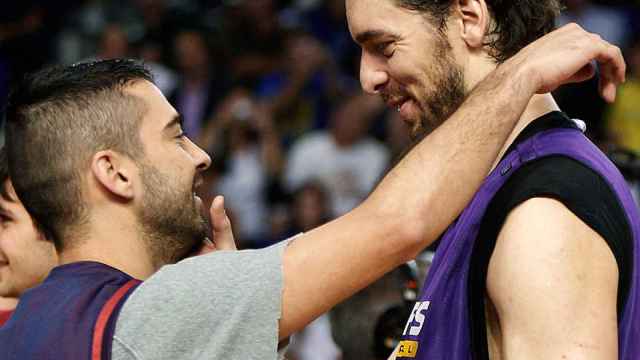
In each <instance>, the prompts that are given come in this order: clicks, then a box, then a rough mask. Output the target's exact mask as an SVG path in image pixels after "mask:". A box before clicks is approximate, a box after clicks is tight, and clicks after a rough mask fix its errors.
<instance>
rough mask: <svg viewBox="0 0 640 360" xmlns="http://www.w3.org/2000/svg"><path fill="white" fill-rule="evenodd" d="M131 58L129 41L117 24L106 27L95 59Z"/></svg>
mask: <svg viewBox="0 0 640 360" xmlns="http://www.w3.org/2000/svg"><path fill="white" fill-rule="evenodd" d="M128 57H131V49H130V47H129V39H128V38H127V34H126V33H125V32H124V30H123V29H122V27H121V26H120V25H119V24H109V25H107V26H106V27H105V28H104V30H103V32H102V35H101V37H100V46H99V48H98V51H97V54H96V58H97V59H99V60H108V59H121V58H128Z"/></svg>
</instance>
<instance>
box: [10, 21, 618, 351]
mask: <svg viewBox="0 0 640 360" xmlns="http://www.w3.org/2000/svg"><path fill="white" fill-rule="evenodd" d="M374 35H375V34H374ZM576 38H587V39H589V41H583V44H582V45H583V46H584V51H583V52H580V53H575V52H571V51H567V49H566V47H565V43H566V41H567V40H573V39H576ZM590 39H591V37H590V35H589V34H588V33H586V32H584V31H583V30H582V29H579V28H577V27H568V28H565V29H564V30H563V31H560V32H558V33H555V34H554V35H553V36H549V37H546V38H544V39H541V40H539V41H538V42H536V43H535V46H532V47H530V48H528V49H526V50H525V51H524V52H522V53H521V54H519V55H517V56H515V57H514V58H513V60H511V61H508V62H507V63H505V66H503V67H501V68H499V69H497V70H496V71H494V72H493V73H492V74H491V75H489V76H487V77H486V79H485V80H484V81H482V82H481V83H480V84H479V85H478V86H477V87H476V89H475V90H474V91H473V92H472V93H471V94H470V95H469V96H468V99H467V101H466V103H465V104H464V105H463V106H461V107H460V108H459V109H458V111H456V112H455V113H453V114H450V116H449V121H448V122H447V123H446V124H445V125H443V126H441V127H440V128H439V129H438V130H436V131H434V133H433V134H432V135H431V136H429V137H428V138H426V139H424V140H423V141H422V142H420V144H418V145H417V146H416V147H414V149H413V150H412V151H411V152H410V153H409V154H408V155H407V156H405V157H404V159H403V160H402V161H401V162H400V163H399V164H398V165H397V166H396V167H395V168H394V169H393V170H391V172H390V173H389V174H388V175H387V176H386V177H385V178H384V180H383V181H382V182H381V183H380V185H379V186H378V187H377V188H376V190H375V191H374V192H373V193H372V194H371V195H370V196H369V198H368V199H367V200H365V202H364V203H363V204H362V205H360V206H359V207H357V208H356V209H354V210H353V211H351V212H350V213H348V214H346V215H345V216H343V217H341V218H339V219H336V220H335V221H333V222H330V223H328V224H326V225H323V226H321V227H319V228H317V229H314V230H311V231H309V232H308V233H305V234H303V235H301V236H299V237H297V238H295V239H292V240H290V241H287V242H285V243H283V244H280V245H278V246H276V247H274V248H269V249H264V250H262V251H247V252H217V253H214V254H211V255H206V256H200V257H196V258H193V259H189V260H187V261H182V262H178V263H177V264H175V265H170V266H164V265H168V264H171V263H173V262H175V261H177V260H179V259H180V258H181V257H183V256H184V255H185V254H186V253H187V252H188V251H189V250H190V249H191V248H193V246H194V245H197V244H198V243H199V242H201V241H202V238H203V236H204V231H205V230H206V229H205V228H203V224H202V218H201V216H200V214H199V209H198V208H199V200H198V198H197V197H196V196H195V195H194V189H195V187H197V185H198V183H199V181H198V178H199V174H200V173H201V172H202V171H203V170H204V169H206V168H207V166H209V164H210V161H211V160H210V158H209V157H208V156H207V154H205V153H204V152H203V151H202V150H201V149H200V148H198V147H197V146H196V145H195V144H193V143H192V142H191V141H190V140H189V138H188V137H186V135H185V134H184V133H183V132H182V127H181V121H180V116H179V114H178V113H177V112H176V111H175V109H174V108H173V107H172V106H171V105H170V104H169V103H168V102H167V101H166V99H165V98H164V97H163V96H162V94H161V93H160V91H159V90H158V89H157V87H156V86H155V85H154V84H153V82H152V79H151V78H150V76H149V74H148V72H147V71H145V70H144V69H143V68H141V67H140V66H138V65H136V64H134V63H132V62H130V61H123V60H121V61H117V60H111V61H101V62H97V63H91V64H81V65H77V66H72V67H64V68H60V67H58V68H51V69H47V70H44V71H42V72H39V73H37V74H34V75H32V76H30V77H28V78H27V79H25V81H24V82H23V83H22V84H21V86H20V87H18V88H17V90H16V91H15V92H14V94H13V96H12V98H11V99H12V101H11V102H10V106H9V110H8V114H7V118H8V125H9V126H8V132H7V133H8V147H9V164H10V171H11V176H12V179H15V187H16V192H17V193H18V195H19V197H20V199H21V200H22V201H23V203H24V204H25V206H26V207H27V209H28V210H29V211H30V213H31V214H32V216H33V217H34V219H35V220H36V221H37V223H38V224H39V225H40V226H42V227H43V228H44V229H45V231H47V232H49V233H50V234H51V239H53V241H54V243H55V245H56V249H57V250H58V252H59V254H60V259H61V262H62V264H63V265H61V266H59V267H57V268H55V269H54V270H53V271H52V274H51V275H50V276H49V277H48V278H47V279H46V280H45V282H44V283H43V285H42V286H39V287H37V288H34V289H33V290H32V291H30V292H29V294H28V295H27V299H26V300H25V299H24V298H23V299H21V302H20V304H19V305H18V308H17V311H16V313H14V315H13V318H12V320H13V319H15V318H16V317H18V318H20V319H22V320H24V321H25V322H24V323H18V322H16V321H11V322H10V323H9V324H7V325H8V326H5V327H4V328H1V329H0V357H2V358H3V359H4V358H7V359H12V358H15V359H27V358H38V359H60V358H67V359H70V358H74V359H75V358H79V359H86V358H102V359H107V358H109V357H110V356H111V355H112V356H113V358H114V359H177V358H219V359H260V360H263V359H275V358H277V348H278V346H277V345H278V340H284V339H286V338H287V337H288V336H289V335H290V334H291V333H292V332H295V331H297V330H300V329H301V328H302V327H304V326H305V325H306V324H308V323H309V322H310V321H311V320H313V319H314V318H315V317H317V316H319V315H320V314H322V313H324V312H326V311H327V310H328V309H330V308H331V307H332V306H333V305H335V304H337V303H338V302H340V301H341V300H343V299H345V298H346V297H348V296H350V295H352V294H354V293H355V292H356V291H358V290H360V289H362V288H363V287H364V286H366V285H368V284H370V283H371V282H373V281H374V280H376V279H377V278H380V277H381V276H382V275H383V274H384V273H386V272H388V271H390V270H391V269H393V268H394V267H396V266H398V265H400V264H402V263H403V262H405V261H407V260H409V259H410V258H412V257H413V256H415V255H416V254H417V253H418V251H420V249H422V248H423V247H424V246H426V245H428V244H430V243H431V242H433V241H434V240H435V239H436V238H437V237H438V235H439V234H441V233H442V232H443V231H444V230H445V228H446V227H447V226H448V224H450V223H451V222H452V221H453V220H454V219H455V218H456V216H457V215H458V214H459V212H460V210H462V208H463V207H464V206H465V204H466V203H467V202H468V201H469V200H470V199H471V197H472V196H473V194H474V192H475V190H477V188H478V186H479V185H480V183H481V181H482V179H483V178H484V176H485V175H486V173H487V172H488V171H489V169H490V167H491V162H492V161H493V160H494V159H495V158H496V156H497V153H498V150H499V149H500V147H501V146H502V145H503V143H504V140H505V139H506V137H507V135H508V134H509V133H510V132H511V130H512V129H513V125H514V124H515V120H516V119H518V118H519V117H520V115H521V113H522V111H523V109H524V108H525V106H526V104H527V103H528V102H529V100H530V99H531V97H532V96H533V94H535V93H536V92H544V91H547V90H549V89H554V88H556V87H558V86H560V85H561V84H564V83H567V82H571V81H580V80H582V79H584V78H585V77H586V76H587V75H590V74H589V73H588V69H589V67H588V65H589V64H590V62H591V61H592V60H594V59H595V60H598V61H599V62H601V63H602V64H603V66H604V67H605V68H606V69H608V71H607V72H606V73H605V74H604V75H605V76H604V77H603V83H604V94H605V96H606V98H607V99H609V100H613V99H614V98H615V87H616V84H618V83H620V82H621V81H623V79H624V61H623V60H622V57H621V56H620V53H619V51H617V50H616V48H614V47H612V46H610V45H609V44H607V43H606V42H604V41H602V40H594V41H591V40H590ZM585 66H586V68H585ZM585 69H586V70H585ZM538 74H544V76H539V75H538ZM532 75H535V77H534V78H532ZM514 90H517V91H518V94H517V95H516V96H511V94H512V93H513V91H514ZM480 111H482V115H481V116H478V113H479V112H480ZM53 149H55V151H54V150H53ZM43 157H44V158H45V159H46V160H47V161H45V162H44V163H45V164H46V166H43V167H38V166H35V164H36V163H40V162H41V161H42V158H43ZM54 189H55V190H56V191H53V190H54ZM408 209H409V210H410V211H407V210H408ZM427 216H428V217H429V221H428V222H426V223H425V222H424V221H423V220H424V219H425V218H426V217H427ZM137 280H144V282H143V283H142V284H141V285H139V286H137V285H136V284H138V283H139V281H137ZM131 284H133V285H131ZM136 286H137V287H136ZM132 289H135V290H132ZM112 299H116V300H115V301H112ZM123 299H124V300H123ZM122 300H123V301H124V303H123V302H122ZM44 302H46V303H47V304H48V305H50V306H51V307H50V309H56V310H59V311H44V310H42V309H40V311H37V312H36V313H31V312H29V311H28V310H31V309H34V310H37V305H38V304H42V303H44ZM50 309H48V310H50ZM100 309H108V310H109V311H108V312H107V313H106V314H107V315H106V316H103V314H105V313H104V312H103V311H101V310H100ZM119 310H121V312H118V311H119ZM114 312H115V314H117V315H116V316H115V317H111V316H110V315H108V314H113V313H114ZM163 315H164V316H163ZM94 324H101V325H102V326H101V327H100V331H98V332H94V333H93V337H92V339H91V338H88V336H87V334H86V332H90V330H91V328H92V326H93V325H94ZM103 345H104V346H103ZM111 345H113V348H112V349H113V352H111V351H110V346H111Z"/></svg>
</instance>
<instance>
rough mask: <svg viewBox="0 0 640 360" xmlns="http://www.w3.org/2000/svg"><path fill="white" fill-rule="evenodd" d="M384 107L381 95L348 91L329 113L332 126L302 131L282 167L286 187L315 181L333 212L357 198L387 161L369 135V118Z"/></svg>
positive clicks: (345, 208) (368, 188)
mask: <svg viewBox="0 0 640 360" xmlns="http://www.w3.org/2000/svg"><path fill="white" fill-rule="evenodd" d="M381 110H382V103H381V102H380V101H379V99H376V98H372V97H369V96H366V95H355V96H351V97H347V98H346V99H345V100H343V101H342V102H341V103H340V104H339V105H338V106H337V107H336V110H335V111H334V113H333V114H332V116H331V119H330V129H328V130H318V131H314V132H311V133H309V134H307V135H305V136H303V137H302V138H301V139H300V140H298V141H297V142H296V143H295V144H294V145H293V147H292V148H291V152H290V154H289V158H288V164H287V167H286V171H285V179H284V181H285V184H286V187H287V188H288V189H290V190H293V189H297V188H299V187H300V186H301V185H302V184H304V183H307V182H309V181H312V180H314V181H318V182H319V183H321V184H322V185H323V186H324V187H325V188H326V189H327V191H328V192H329V195H330V198H331V204H332V209H331V216H339V215H341V214H344V213H345V212H347V211H349V210H350V209H352V208H353V207H355V206H356V205H357V204H359V203H360V202H361V201H362V200H363V199H364V198H365V196H366V195H368V193H369V192H370V191H371V190H372V188H373V186H374V185H375V184H376V182H377V181H378V179H379V178H380V176H381V175H382V172H383V171H384V170H385V168H386V167H387V166H388V164H389V154H388V152H387V150H386V149H385V147H384V146H383V145H382V144H380V143H378V142H377V141H376V140H374V139H372V138H370V137H369V136H368V135H367V131H368V129H369V126H370V123H371V120H372V119H373V118H374V116H375V115H377V114H378V113H379V112H380V111H381Z"/></svg>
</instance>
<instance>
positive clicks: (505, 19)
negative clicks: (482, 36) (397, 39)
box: [395, 0, 562, 63]
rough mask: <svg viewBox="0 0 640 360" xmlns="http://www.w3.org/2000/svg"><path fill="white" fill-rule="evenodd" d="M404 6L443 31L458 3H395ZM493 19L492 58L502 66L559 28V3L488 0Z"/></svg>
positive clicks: (438, 0)
mask: <svg viewBox="0 0 640 360" xmlns="http://www.w3.org/2000/svg"><path fill="white" fill-rule="evenodd" d="M395 1H396V2H397V3H398V4H399V5H400V6H402V7H404V8H407V9H411V10H418V11H422V12H424V13H426V14H427V15H428V16H429V17H430V18H431V19H432V20H434V21H435V23H436V24H437V26H438V27H439V30H441V31H442V30H444V29H445V24H446V20H447V17H448V16H449V14H450V11H451V7H452V5H453V4H454V0H395ZM485 1H486V3H487V7H488V8H489V11H490V12H491V15H492V17H493V22H492V25H491V29H490V30H489V31H490V33H489V35H490V36H488V37H487V38H488V39H490V40H489V41H488V42H487V43H486V45H488V46H489V48H490V49H491V51H490V55H491V56H492V57H493V58H494V59H495V60H496V61H497V62H498V63H502V62H504V61H505V60H507V59H508V58H510V57H511V56H513V55H515V54H516V53H517V52H518V51H520V50H521V49H522V48H524V47H525V46H527V45H528V44H529V43H531V42H533V41H535V40H536V39H538V38H540V37H542V36H544V35H545V34H547V33H548V32H551V31H552V30H553V29H554V28H555V20H556V17H557V16H558V15H559V14H560V10H561V9H562V5H561V4H560V1H559V0H485Z"/></svg>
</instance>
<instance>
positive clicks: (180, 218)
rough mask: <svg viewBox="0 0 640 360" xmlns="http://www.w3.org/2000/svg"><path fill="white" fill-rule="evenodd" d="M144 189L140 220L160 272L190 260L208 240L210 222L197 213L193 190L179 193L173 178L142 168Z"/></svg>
mask: <svg viewBox="0 0 640 360" xmlns="http://www.w3.org/2000/svg"><path fill="white" fill-rule="evenodd" d="M139 165H140V170H141V177H142V182H143V186H144V195H143V199H142V208H141V209H139V213H138V218H139V223H140V227H141V229H140V231H141V233H142V237H143V239H144V240H145V242H146V245H147V247H148V249H149V253H150V254H151V261H152V263H153V264H154V266H156V267H157V268H159V267H161V266H163V265H166V264H173V263H176V262H177V261H179V260H181V259H183V258H184V257H186V256H187V255H188V254H189V253H190V252H191V251H192V250H193V249H194V248H195V247H197V246H198V245H199V244H200V243H202V241H203V240H204V238H205V237H206V236H207V229H208V226H207V222H206V220H205V218H204V217H203V216H202V215H201V213H200V209H196V203H195V201H194V198H193V189H192V188H189V189H186V190H184V191H180V190H179V188H180V187H179V186H178V184H177V183H176V182H175V181H173V179H172V178H171V177H170V176H167V175H166V174H163V173H162V172H160V171H159V170H158V169H156V168H155V167H153V166H152V165H148V164H139Z"/></svg>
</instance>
